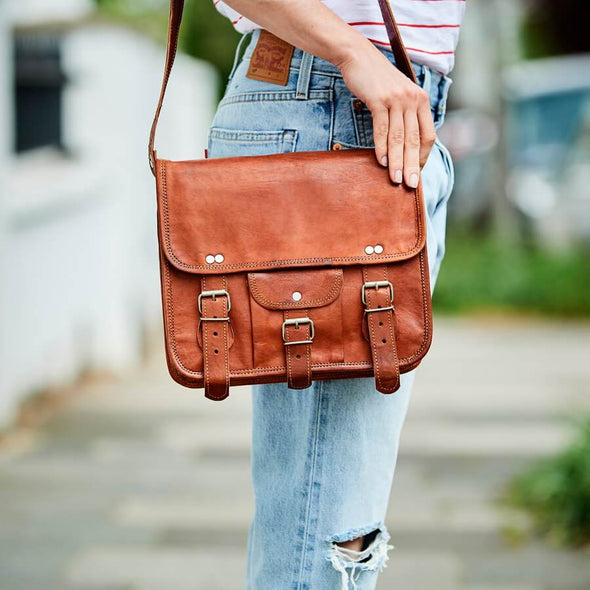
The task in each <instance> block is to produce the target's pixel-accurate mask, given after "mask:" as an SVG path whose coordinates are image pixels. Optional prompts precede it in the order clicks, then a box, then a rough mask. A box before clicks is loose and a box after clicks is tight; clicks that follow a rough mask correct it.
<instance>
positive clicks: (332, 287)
mask: <svg viewBox="0 0 590 590" xmlns="http://www.w3.org/2000/svg"><path fill="white" fill-rule="evenodd" d="M342 282H343V273H342V269H339V268H330V269H314V270H298V271H297V270H293V271H289V270H281V271H270V272H257V273H248V286H249V287H250V293H251V294H252V297H253V298H254V300H255V301H256V303H258V304H259V305H261V306H262V307H265V308H266V309H305V308H308V309H309V308H312V307H322V306H324V305H329V304H330V303H333V302H334V301H336V299H337V298H338V296H339V295H340V291H341V290H342Z"/></svg>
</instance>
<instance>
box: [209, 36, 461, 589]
mask: <svg viewBox="0 0 590 590" xmlns="http://www.w3.org/2000/svg"><path fill="white" fill-rule="evenodd" d="M258 35H259V31H258V30H257V31H254V32H253V33H246V34H244V35H243V36H242V39H241V40H240V43H239V45H238V47H237V49H236V54H235V61H234V66H233V68H232V71H231V74H230V76H229V80H228V82H227V87H226V89H225V93H224V96H223V98H222V100H221V102H220V103H219V106H218V109H217V111H216V113H215V117H214V120H213V122H212V125H211V128H210V131H209V137H208V146H207V147H208V157H209V158H219V157H224V156H245V155H262V154H275V153H280V152H295V151H309V150H329V149H347V148H368V149H370V148H372V147H373V129H372V117H371V113H370V111H369V110H368V109H367V107H366V106H365V105H364V104H363V103H362V102H361V101H359V100H358V99H357V98H356V97H355V96H353V95H352V94H351V92H350V91H349V90H348V88H347V87H346V85H345V84H344V82H343V80H342V76H341V74H340V72H339V70H338V69H337V68H336V67H335V66H334V65H332V64H331V63H329V62H327V61H325V60H322V59H320V58H317V57H314V56H312V55H311V54H309V53H307V52H304V51H302V50H300V49H297V48H296V49H295V51H294V53H293V58H292V61H291V66H290V72H289V78H288V81H287V84H286V85H285V86H279V85H276V84H272V83H269V82H262V81H259V80H252V79H250V78H247V77H246V71H247V69H248V65H249V61H250V57H251V55H252V52H253V50H254V46H255V44H256V41H257V39H258ZM243 48H245V49H244V51H243V55H240V53H241V50H242V49H243ZM380 51H382V52H383V53H384V55H386V56H387V57H388V59H389V60H390V61H391V62H392V63H394V58H393V55H392V53H391V51H387V50H386V49H384V48H380ZM414 70H415V72H416V75H417V77H418V81H419V83H420V85H421V86H422V87H423V88H424V90H426V92H428V94H429V96H430V102H431V106H432V116H433V119H434V123H435V127H436V128H438V127H440V125H441V124H442V122H443V119H444V113H445V107H446V100H447V95H448V89H449V86H450V84H451V80H450V78H448V77H446V76H441V75H440V74H438V73H435V72H433V71H432V70H430V69H428V68H426V67H425V66H421V65H419V64H414ZM422 184H423V189H424V199H425V204H426V217H427V245H428V259H429V264H430V274H431V285H432V286H434V284H435V281H436V277H437V275H438V271H439V267H440V263H441V260H442V258H443V255H444V240H445V222H446V208H447V200H448V198H449V196H450V194H451V190H452V187H453V166H452V162H451V159H450V156H449V153H448V151H447V149H446V148H445V147H444V146H443V145H442V144H441V143H440V141H439V140H438V139H437V141H436V143H435V145H434V147H433V149H432V151H431V153H430V157H429V159H428V162H427V163H426V165H425V166H424V168H423V170H422ZM342 198H343V199H346V195H342ZM370 198H371V196H370V195H367V199H370ZM414 374H415V371H412V372H410V373H406V374H404V375H402V385H401V387H400V389H399V390H398V391H397V392H396V393H394V394H391V395H384V394H382V393H379V392H377V391H376V389H375V382H374V379H373V378H360V379H346V380H326V381H317V382H314V383H313V384H312V386H311V387H309V388H308V389H304V390H292V389H289V388H287V386H286V384H284V383H278V384H276V383H273V384H264V385H256V386H254V387H253V393H252V395H253V425H252V481H253V487H254V495H255V514H254V518H253V520H252V523H251V526H250V531H249V536H248V554H247V556H248V562H247V575H246V581H245V586H244V588H245V590H340V589H341V590H349V589H354V588H357V589H358V590H370V589H373V588H375V585H376V583H377V576H378V573H379V571H380V570H381V569H382V568H383V567H384V566H385V565H386V562H387V560H388V556H389V551H390V550H391V549H392V547H393V545H392V544H390V543H393V542H394V541H395V538H394V537H395V531H391V532H390V531H388V530H387V528H386V525H385V522H384V519H385V513H386V510H387V505H388V500H389V495H390V491H391V487H392V482H393V476H394V471H395V466H396V461H397V454H398V442H399V437H400V432H401V429H402V426H403V423H404V420H405V417H406V412H407V409H408V402H409V398H410V391H411V387H412V382H413V379H414ZM364 535H366V541H368V542H366V543H365V544H366V547H365V548H364V549H363V550H362V551H360V552H355V551H352V550H346V549H344V548H343V547H341V546H340V545H337V543H339V542H342V541H347V540H350V539H354V538H357V537H360V536H364ZM391 564H393V566H392V565H391ZM390 567H395V560H393V559H392V561H391V562H390Z"/></svg>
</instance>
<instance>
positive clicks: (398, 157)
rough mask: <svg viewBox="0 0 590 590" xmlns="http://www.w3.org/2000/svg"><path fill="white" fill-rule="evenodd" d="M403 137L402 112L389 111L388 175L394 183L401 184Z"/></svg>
mask: <svg viewBox="0 0 590 590" xmlns="http://www.w3.org/2000/svg"><path fill="white" fill-rule="evenodd" d="M404 137H405V130H404V117H403V114H402V112H401V111H390V112H389V136H388V138H387V148H388V157H389V176H390V177H391V180H393V182H395V183H396V184H401V183H402V181H403V176H404V175H403V169H404Z"/></svg>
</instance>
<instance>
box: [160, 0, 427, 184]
mask: <svg viewBox="0 0 590 590" xmlns="http://www.w3.org/2000/svg"><path fill="white" fill-rule="evenodd" d="M378 2H379V8H380V9H381V13H382V14H383V22H384V23H385V29H386V31H387V36H388V37H389V43H390V45H391V50H392V51H393V55H394V57H395V63H396V64H397V67H398V69H399V70H400V71H401V72H403V73H404V74H405V75H406V76H407V77H408V78H410V79H411V80H413V81H414V82H416V76H415V74H414V69H413V68H412V64H411V62H410V58H409V57H408V53H407V51H406V48H405V47H404V44H403V41H402V38H401V35H400V32H399V29H398V27H397V23H396V22H395V17H394V16H393V11H392V10H391V5H390V4H389V0H378ZM183 9H184V0H170V16H169V20H168V47H167V49H166V63H165V66H164V77H163V79H162V87H161V89H160V98H159V100H158V106H157V107H156V113H155V115H154V120H153V122H152V128H151V131H150V140H149V145H148V158H149V162H150V168H151V170H152V173H153V174H154V175H155V173H156V151H155V150H154V141H155V138H156V129H157V127H158V120H159V119H160V112H161V111H162V104H163V103H164V96H165V94H166V88H167V86H168V80H169V79H170V73H171V72H172V66H173V65H174V59H175V57H176V50H177V48H178V33H179V31H180V22H181V21H182V11H183Z"/></svg>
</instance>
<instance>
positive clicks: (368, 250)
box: [365, 246, 375, 254]
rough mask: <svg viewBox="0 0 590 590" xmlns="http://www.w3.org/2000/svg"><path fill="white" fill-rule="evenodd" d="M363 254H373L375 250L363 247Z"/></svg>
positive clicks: (370, 247)
mask: <svg viewBox="0 0 590 590" xmlns="http://www.w3.org/2000/svg"><path fill="white" fill-rule="evenodd" d="M365 252H366V253H367V254H373V252H375V248H373V246H366V247H365Z"/></svg>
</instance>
